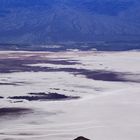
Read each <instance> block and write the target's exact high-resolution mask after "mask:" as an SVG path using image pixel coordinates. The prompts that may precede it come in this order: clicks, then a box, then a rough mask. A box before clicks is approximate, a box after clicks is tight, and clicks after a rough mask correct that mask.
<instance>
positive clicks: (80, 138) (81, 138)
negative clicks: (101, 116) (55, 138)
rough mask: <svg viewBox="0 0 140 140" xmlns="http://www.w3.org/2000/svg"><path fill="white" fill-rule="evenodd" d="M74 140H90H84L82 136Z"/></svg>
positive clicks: (85, 139)
mask: <svg viewBox="0 0 140 140" xmlns="http://www.w3.org/2000/svg"><path fill="white" fill-rule="evenodd" d="M74 140H90V139H87V138H85V137H83V136H80V137H78V138H76V139H74Z"/></svg>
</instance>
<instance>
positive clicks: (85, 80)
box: [0, 51, 140, 140]
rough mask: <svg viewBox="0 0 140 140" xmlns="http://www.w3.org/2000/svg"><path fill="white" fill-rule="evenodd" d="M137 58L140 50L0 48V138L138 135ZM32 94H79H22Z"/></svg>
mask: <svg viewBox="0 0 140 140" xmlns="http://www.w3.org/2000/svg"><path fill="white" fill-rule="evenodd" d="M139 62H140V52H138V51H126V52H94V51H87V52H80V51H79V52H55V53H53V52H14V51H11V52H2V51H1V52H0V96H1V97H2V98H1V99H0V107H1V108H0V124H1V125H0V139H2V140H4V139H13V140H46V139H47V140H73V139H74V138H76V137H78V136H84V137H87V138H89V139H91V140H139V139H140V134H139V129H140V120H139V118H140V94H139V91H140V64H139ZM29 93H36V94H37V93H38V94H39V93H44V94H45V95H46V94H49V93H52V94H51V95H53V94H54V93H57V94H58V95H59V97H61V96H60V95H65V96H66V97H80V98H77V99H74V98H70V99H69V98H65V100H63V99H61V98H59V99H61V100H58V98H54V96H53V98H51V100H50V99H48V100H33V101H28V100H26V98H24V99H22V98H23V97H29V96H30V97H32V96H35V94H34V95H32V96H31V95H29ZM41 96H42V95H41ZM9 97H21V98H20V99H10V98H9ZM36 98H37V99H38V96H37V97H36ZM2 108H5V109H9V108H10V109H11V108H16V110H15V111H9V110H7V111H5V112H2V111H3V110H2ZM20 109H21V110H20ZM24 109H27V110H24ZM19 110H20V111H19Z"/></svg>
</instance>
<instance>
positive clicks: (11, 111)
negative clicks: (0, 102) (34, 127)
mask: <svg viewBox="0 0 140 140" xmlns="http://www.w3.org/2000/svg"><path fill="white" fill-rule="evenodd" d="M32 112H33V110H32V109H29V108H18V107H16V108H12V107H10V108H8V107H7V108H0V117H2V116H3V117H4V116H14V117H15V116H21V115H25V114H29V113H32Z"/></svg>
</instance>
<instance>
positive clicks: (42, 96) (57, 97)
mask: <svg viewBox="0 0 140 140" xmlns="http://www.w3.org/2000/svg"><path fill="white" fill-rule="evenodd" d="M29 95H30V96H12V97H8V99H12V100H20V101H21V100H27V101H64V100H72V99H79V98H80V97H79V96H66V95H63V94H58V93H48V94H46V93H44V92H41V93H29Z"/></svg>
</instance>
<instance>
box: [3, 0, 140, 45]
mask: <svg viewBox="0 0 140 140" xmlns="http://www.w3.org/2000/svg"><path fill="white" fill-rule="evenodd" d="M139 37H140V1H139V0H0V43H26V44H46V43H62V42H97V41H139Z"/></svg>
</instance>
